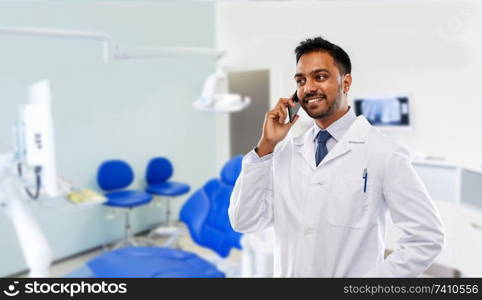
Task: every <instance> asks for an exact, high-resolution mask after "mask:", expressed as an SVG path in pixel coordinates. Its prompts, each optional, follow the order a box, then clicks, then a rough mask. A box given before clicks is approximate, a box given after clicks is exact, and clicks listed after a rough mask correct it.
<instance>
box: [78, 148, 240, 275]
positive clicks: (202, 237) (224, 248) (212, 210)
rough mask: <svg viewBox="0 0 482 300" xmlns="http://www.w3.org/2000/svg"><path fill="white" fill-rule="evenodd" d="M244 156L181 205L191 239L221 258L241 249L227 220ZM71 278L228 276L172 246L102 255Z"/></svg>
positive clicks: (232, 162)
mask: <svg viewBox="0 0 482 300" xmlns="http://www.w3.org/2000/svg"><path fill="white" fill-rule="evenodd" d="M241 159H242V157H241V156H236V157H234V158H232V159H231V160H229V161H228V162H227V163H226V164H225V165H224V167H223V169H222V171H221V177H220V178H219V179H217V178H216V179H211V180H209V181H208V182H207V183H206V184H205V185H204V186H203V187H202V188H200V189H199V190H197V191H196V192H195V193H194V194H193V195H192V196H190V197H189V198H188V200H187V201H186V202H185V203H184V205H183V206H182V209H181V212H180V219H181V221H182V222H184V223H185V224H186V225H187V227H188V229H189V233H190V235H191V237H192V239H193V240H194V241H195V242H196V243H197V244H198V245H201V246H203V247H207V248H209V249H211V250H213V251H214V252H216V253H217V254H219V256H221V257H227V256H228V255H229V253H230V251H231V249H233V248H238V249H241V244H240V239H241V234H240V233H237V232H235V231H233V229H232V227H231V224H230V222H229V217H228V206H229V198H230V196H231V192H232V189H233V187H234V183H235V182H236V179H237V177H238V175H239V172H240V171H241ZM69 277H191V278H192V277H225V274H224V273H223V272H221V271H220V270H219V269H218V268H217V267H216V266H215V265H214V264H213V263H211V262H209V261H207V260H205V259H203V258H201V257H199V256H198V255H196V254H193V253H190V252H187V251H184V250H180V249H174V248H170V247H127V248H122V249H117V250H114V251H110V252H108V253H104V254H101V255H100V256H98V257H96V258H94V259H92V260H90V261H89V262H88V263H87V264H86V266H84V267H83V268H82V269H80V270H77V271H75V272H73V273H71V274H70V276H69Z"/></svg>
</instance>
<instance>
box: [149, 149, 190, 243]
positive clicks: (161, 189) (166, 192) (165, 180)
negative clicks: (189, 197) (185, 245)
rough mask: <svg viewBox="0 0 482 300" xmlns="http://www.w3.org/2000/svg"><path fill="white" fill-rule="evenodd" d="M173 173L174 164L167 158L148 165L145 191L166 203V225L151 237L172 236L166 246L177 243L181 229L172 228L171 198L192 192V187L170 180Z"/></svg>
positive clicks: (155, 159) (152, 233)
mask: <svg viewBox="0 0 482 300" xmlns="http://www.w3.org/2000/svg"><path fill="white" fill-rule="evenodd" d="M173 173H174V168H173V166H172V163H171V162H170V161H169V159H167V158H165V157H154V158H152V159H151V160H150V161H149V163H148V164H147V168H146V176H145V177H146V183H147V187H146V189H145V191H146V192H148V193H149V194H151V195H153V196H160V197H162V198H164V199H165V201H166V209H165V213H166V215H165V223H164V224H163V226H160V227H158V228H156V229H154V230H152V231H151V233H150V234H149V236H150V237H152V236H154V235H156V234H157V235H161V236H170V238H169V239H167V240H166V242H165V244H164V245H165V246H168V245H170V244H171V243H172V242H173V241H175V240H176V239H177V236H178V234H179V233H180V230H179V228H176V227H173V226H171V221H170V220H171V198H173V197H178V196H182V195H184V194H186V193H188V192H189V190H190V186H189V185H187V184H185V183H182V182H176V181H172V180H169V179H170V178H171V177H172V175H173Z"/></svg>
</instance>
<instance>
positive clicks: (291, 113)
mask: <svg viewBox="0 0 482 300" xmlns="http://www.w3.org/2000/svg"><path fill="white" fill-rule="evenodd" d="M291 99H293V102H294V103H295V106H294V107H292V106H288V116H289V119H290V123H291V122H293V120H294V118H295V115H296V113H298V111H299V110H300V107H301V104H300V101H299V100H298V96H297V95H296V91H295V93H294V94H293V96H292V97H291Z"/></svg>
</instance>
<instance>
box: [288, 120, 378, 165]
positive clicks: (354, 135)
mask: <svg viewBox="0 0 482 300" xmlns="http://www.w3.org/2000/svg"><path fill="white" fill-rule="evenodd" d="M370 128H371V125H370V123H369V122H368V120H367V119H366V118H365V117H364V116H358V117H357V119H356V120H355V122H353V124H352V125H351V126H350V128H349V129H348V131H347V132H346V133H345V135H344V136H343V137H342V138H341V140H340V141H338V142H337V143H336V145H335V147H333V149H331V150H330V151H329V152H328V154H327V155H326V157H325V158H324V159H323V160H322V161H321V163H320V164H319V165H318V167H320V166H322V165H325V164H327V163H328V162H330V161H332V160H334V159H337V158H339V157H341V156H343V155H345V154H347V153H349V152H350V151H351V150H352V147H353V145H356V144H365V141H366V136H367V134H368V131H369V130H370ZM311 130H312V128H310V129H309V130H307V131H306V132H305V133H304V134H303V135H301V136H298V137H296V138H294V140H293V142H294V145H295V147H296V148H297V150H296V151H298V154H299V155H301V156H302V157H303V159H304V160H305V161H306V163H307V164H308V165H309V166H310V167H311V168H312V169H313V170H316V169H317V168H318V167H317V166H316V162H315V146H314V144H313V141H312V140H311V138H312V136H313V135H312V132H311Z"/></svg>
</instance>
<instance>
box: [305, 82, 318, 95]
mask: <svg viewBox="0 0 482 300" xmlns="http://www.w3.org/2000/svg"><path fill="white" fill-rule="evenodd" d="M303 88H304V89H303V91H304V93H305V95H306V94H312V93H314V92H316V90H318V87H317V86H316V84H315V83H314V82H313V80H307V81H306V83H305V85H304V87H303Z"/></svg>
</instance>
